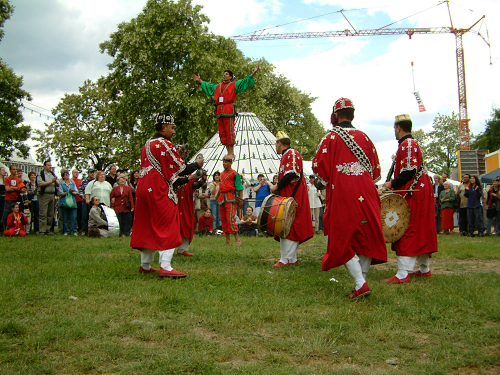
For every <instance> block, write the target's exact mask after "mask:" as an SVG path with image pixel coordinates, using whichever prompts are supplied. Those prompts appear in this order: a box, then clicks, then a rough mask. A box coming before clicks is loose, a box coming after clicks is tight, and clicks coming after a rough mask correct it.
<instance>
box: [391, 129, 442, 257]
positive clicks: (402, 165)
mask: <svg viewBox="0 0 500 375" xmlns="http://www.w3.org/2000/svg"><path fill="white" fill-rule="evenodd" d="M422 163H423V159H422V152H421V151H420V146H419V145H418V143H417V141H415V140H414V139H413V138H411V137H404V139H403V140H402V142H401V143H400V144H399V147H398V151H397V152H396V161H395V165H394V180H392V181H391V183H392V184H393V188H394V189H396V190H407V189H408V188H409V187H410V185H412V183H413V181H414V180H415V178H416V177H417V176H416V175H417V174H418V170H419V169H420V167H421V166H422ZM405 171H411V172H413V175H414V176H413V177H412V178H411V179H410V180H409V181H407V182H406V183H405V184H404V185H402V186H395V185H399V184H395V181H397V178H398V176H399V175H400V174H401V173H403V172H405ZM422 171H423V173H422V175H421V177H420V178H419V179H418V181H417V183H416V185H415V187H414V190H418V191H414V192H413V193H412V194H410V193H406V192H402V193H398V194H401V195H402V196H404V197H405V199H406V201H407V202H408V205H409V206H410V210H411V214H410V225H409V226H408V229H407V231H406V232H405V234H404V235H403V237H401V239H400V240H399V241H396V242H394V243H393V244H392V249H393V250H395V251H396V254H397V255H402V256H417V255H421V254H427V253H429V254H430V253H433V252H436V251H437V233H436V221H435V220H436V219H435V208H434V205H435V203H434V190H433V187H432V182H431V179H430V177H429V175H428V174H427V169H426V168H425V167H424V168H422Z"/></svg>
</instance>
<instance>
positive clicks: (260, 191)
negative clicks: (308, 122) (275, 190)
mask: <svg viewBox="0 0 500 375" xmlns="http://www.w3.org/2000/svg"><path fill="white" fill-rule="evenodd" d="M257 180H258V181H259V183H258V184H257V185H255V186H254V188H253V191H255V192H256V193H257V194H256V195H255V216H257V217H258V216H259V212H260V207H261V206H262V201H263V200H264V199H265V198H266V197H267V196H268V195H269V194H271V189H270V188H271V186H273V185H272V184H271V183H270V182H269V181H267V179H266V177H265V176H264V175H263V174H262V173H261V174H259V175H258V176H257Z"/></svg>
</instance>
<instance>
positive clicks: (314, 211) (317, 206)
mask: <svg viewBox="0 0 500 375" xmlns="http://www.w3.org/2000/svg"><path fill="white" fill-rule="evenodd" d="M308 187H309V189H308V191H307V195H308V197H309V207H311V217H314V229H315V231H316V234H318V233H319V213H320V210H321V199H319V197H320V195H321V193H320V192H318V189H317V188H316V186H314V175H310V176H309V186H308Z"/></svg>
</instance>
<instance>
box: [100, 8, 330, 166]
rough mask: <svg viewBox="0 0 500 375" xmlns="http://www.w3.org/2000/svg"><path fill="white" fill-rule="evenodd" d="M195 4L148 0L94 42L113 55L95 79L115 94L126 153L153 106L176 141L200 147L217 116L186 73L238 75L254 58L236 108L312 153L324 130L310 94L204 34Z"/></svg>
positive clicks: (215, 78)
mask: <svg viewBox="0 0 500 375" xmlns="http://www.w3.org/2000/svg"><path fill="white" fill-rule="evenodd" d="M200 11H201V7H200V6H198V5H196V6H193V5H192V4H191V1H190V0H180V1H178V2H173V1H168V0H163V1H157V0H150V1H148V2H147V3H146V6H145V7H144V10H143V12H142V13H140V14H139V15H138V16H137V17H136V18H134V19H132V20H131V21H130V22H125V23H122V24H120V25H119V26H118V30H117V31H116V32H115V33H113V34H111V36H110V39H109V40H108V41H106V42H104V43H102V44H101V45H100V48H101V51H102V52H103V53H107V54H109V55H110V56H111V57H113V59H114V60H113V62H112V63H111V64H110V65H109V69H110V70H111V72H110V74H109V75H108V76H106V77H104V78H103V79H102V81H101V82H102V85H103V86H104V87H106V89H107V90H108V91H109V92H110V93H111V98H112V99H113V100H115V101H116V106H115V107H114V108H113V117H114V118H115V119H116V121H117V123H118V124H120V127H121V128H122V131H123V132H124V133H125V134H128V135H129V136H130V137H131V138H132V140H133V142H134V147H133V148H131V149H129V152H130V155H131V158H132V159H133V160H136V159H138V158H139V153H140V150H141V146H142V144H143V143H144V141H145V140H146V139H147V138H148V137H150V136H151V134H152V133H153V132H154V126H153V124H154V117H153V116H154V115H155V114H156V113H158V112H160V111H166V112H170V113H172V114H173V115H174V117H175V120H176V124H177V125H178V126H177V128H176V134H175V139H174V141H175V142H176V143H183V142H188V141H189V143H190V146H191V148H192V149H194V150H196V149H199V148H201V147H202V146H203V145H204V143H205V142H206V141H207V140H208V139H209V138H210V137H212V136H213V135H214V134H215V133H216V132H217V121H216V120H215V119H214V118H213V103H214V102H213V98H212V97H208V96H207V95H205V94H204V93H203V92H202V91H201V88H200V86H199V84H198V83H197V82H195V81H193V80H192V79H191V75H192V74H193V73H196V74H199V75H200V76H201V78H202V79H203V80H204V81H208V82H213V83H216V82H220V81H221V78H222V73H223V71H224V70H225V69H230V70H231V71H233V72H234V73H235V79H241V78H243V77H245V76H246V75H247V74H249V73H250V72H251V71H252V69H253V67H254V66H255V65H257V64H260V66H261V70H260V71H259V72H258V74H257V75H256V79H257V82H256V84H255V85H254V86H253V87H252V88H251V89H250V90H248V91H246V92H244V93H242V94H240V95H239V98H238V99H237V101H236V109H237V111H240V112H241V111H252V112H255V113H256V114H257V115H258V116H259V117H261V118H262V120H263V122H264V123H265V124H266V125H267V126H268V127H269V128H270V130H271V131H273V132H275V131H276V130H278V129H283V128H285V129H288V130H289V131H290V133H291V134H290V135H291V136H292V137H293V136H295V138H296V139H297V140H299V141H298V144H297V145H296V147H298V148H299V149H300V150H301V152H302V153H303V155H304V156H305V157H308V156H312V155H313V153H314V151H315V148H316V145H317V143H318V142H319V140H320V139H321V137H322V135H323V134H324V133H325V131H324V130H323V129H322V127H321V126H320V124H319V123H318V121H317V119H316V118H315V117H314V115H312V112H311V108H310V104H311V103H312V102H313V101H314V98H311V97H309V96H308V95H306V94H304V93H301V92H299V90H297V89H295V88H293V87H292V86H291V85H290V82H289V81H288V80H287V79H286V78H285V77H283V76H277V75H276V74H274V73H273V69H274V67H273V66H272V65H271V64H269V63H268V62H266V61H264V60H262V61H250V60H249V59H248V58H245V57H244V56H243V54H242V53H241V51H240V50H238V49H237V47H236V43H235V42H234V41H233V40H231V39H228V38H224V37H222V36H218V35H214V34H212V33H209V32H208V29H207V26H206V23H207V22H209V20H208V18H207V17H206V16H205V15H203V14H202V13H201V12H200ZM287 123H288V125H286V124H287ZM292 124H293V125H292Z"/></svg>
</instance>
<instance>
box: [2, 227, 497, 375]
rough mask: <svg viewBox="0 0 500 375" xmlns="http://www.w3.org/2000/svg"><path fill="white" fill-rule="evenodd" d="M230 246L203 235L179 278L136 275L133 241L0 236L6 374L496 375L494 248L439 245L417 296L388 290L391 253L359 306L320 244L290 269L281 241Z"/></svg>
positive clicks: (302, 251) (399, 288)
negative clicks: (282, 261)
mask: <svg viewBox="0 0 500 375" xmlns="http://www.w3.org/2000/svg"><path fill="white" fill-rule="evenodd" d="M232 240H233V241H234V239H232ZM223 242H224V239H223V238H220V237H217V238H207V237H204V238H199V237H195V239H194V241H193V243H192V246H191V249H190V251H191V250H192V252H193V253H194V254H195V256H194V257H191V258H187V257H180V256H176V257H174V260H173V266H174V268H175V269H177V270H179V271H183V272H186V273H187V274H188V275H189V276H188V277H187V278H186V279H179V280H171V279H160V278H159V277H158V276H156V275H154V274H146V275H145V274H139V273H138V268H139V260H140V257H139V252H138V251H137V250H132V249H130V248H129V246H128V245H129V239H126V238H108V239H89V238H86V237H78V238H74V237H63V236H59V235H55V236H51V237H40V236H29V237H27V238H26V239H20V238H0V249H1V250H0V257H1V258H0V259H1V260H0V267H1V273H0V373H1V374H273V375H277V374H499V373H500V354H499V349H500V240H499V239H498V238H495V237H494V238H492V237H485V238H462V237H459V236H439V252H438V253H437V254H436V255H435V256H433V258H432V266H431V268H432V272H433V277H432V278H431V279H423V280H412V283H411V284H407V285H386V284H382V283H380V280H382V279H384V278H387V277H390V276H392V275H394V274H395V270H396V267H395V256H394V254H393V253H392V251H389V256H390V262H388V263H387V264H385V265H379V266H375V267H372V268H371V270H370V273H369V274H368V278H367V281H368V283H369V285H370V288H371V289H372V291H373V294H372V295H371V296H369V297H368V298H365V299H362V300H359V301H355V302H352V301H349V300H348V299H347V298H346V295H347V294H349V293H350V291H351V289H352V287H353V285H354V283H353V281H352V279H351V277H350V276H349V275H348V273H347V271H346V270H345V268H343V267H340V268H337V269H334V270H330V271H328V272H322V271H321V256H322V254H323V253H324V252H325V242H324V237H323V236H315V237H314V238H313V239H312V240H310V241H309V242H307V243H305V244H303V245H301V246H300V247H299V261H300V265H299V266H298V267H289V268H285V269H274V268H273V267H272V265H273V264H274V263H275V262H276V261H277V259H278V258H279V244H278V243H277V242H276V241H274V240H272V239H271V238H245V237H244V238H243V245H242V246H241V247H239V248H235V247H233V246H223ZM157 259H158V257H157V256H156V260H157ZM153 266H157V263H155V264H153ZM332 277H334V278H335V279H336V280H338V283H337V282H334V281H329V280H330V279H331V278H332ZM69 297H76V298H77V299H76V300H74V299H70V298H69ZM388 362H389V363H388Z"/></svg>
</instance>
